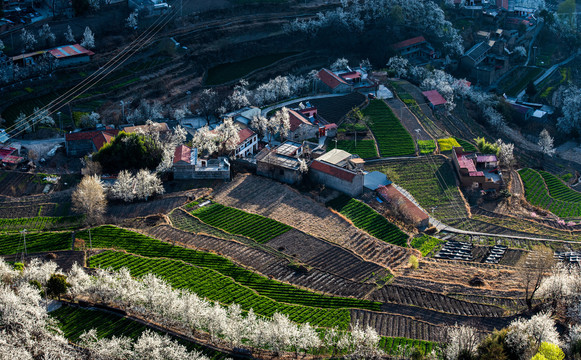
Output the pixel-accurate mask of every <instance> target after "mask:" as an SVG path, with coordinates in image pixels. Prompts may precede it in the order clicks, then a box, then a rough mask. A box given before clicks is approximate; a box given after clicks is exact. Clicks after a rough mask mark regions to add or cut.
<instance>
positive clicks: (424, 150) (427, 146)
mask: <svg viewBox="0 0 581 360" xmlns="http://www.w3.org/2000/svg"><path fill="white" fill-rule="evenodd" d="M418 147H419V148H420V154H433V153H434V151H435V150H436V142H435V141H434V140H418Z"/></svg>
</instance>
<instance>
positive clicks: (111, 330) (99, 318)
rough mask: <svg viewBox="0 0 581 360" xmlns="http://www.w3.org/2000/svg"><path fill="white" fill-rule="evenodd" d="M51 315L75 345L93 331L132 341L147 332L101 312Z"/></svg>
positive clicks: (216, 358) (66, 309)
mask: <svg viewBox="0 0 581 360" xmlns="http://www.w3.org/2000/svg"><path fill="white" fill-rule="evenodd" d="M50 315H51V316H52V317H53V318H55V319H56V320H57V321H58V326H59V328H60V329H61V330H62V331H63V334H64V336H65V337H66V338H67V339H68V340H70V341H71V342H73V343H76V342H78V341H79V338H80V336H81V334H83V333H84V332H87V331H89V330H91V329H95V330H96V331H97V337H98V338H112V337H113V336H115V337H120V336H126V337H128V338H131V339H137V338H138V337H139V336H141V334H142V333H143V332H144V331H145V330H147V326H145V325H143V324H141V323H138V322H137V321H134V320H130V319H127V318H125V317H122V316H120V315H117V314H113V313H110V312H105V311H100V310H93V309H91V310H89V309H82V308H78V307H72V306H62V307H60V308H59V309H57V310H55V311H53V312H51V313H50ZM173 340H174V341H177V342H179V343H180V344H182V345H184V346H185V347H186V348H187V349H188V350H190V351H192V350H196V351H200V352H202V353H203V354H204V355H206V356H207V357H209V358H210V359H212V360H220V359H226V358H227V356H226V355H225V354H222V353H220V352H217V351H215V350H212V349H208V348H205V347H203V346H201V345H198V344H195V343H191V342H186V341H183V340H181V339H177V338H173Z"/></svg>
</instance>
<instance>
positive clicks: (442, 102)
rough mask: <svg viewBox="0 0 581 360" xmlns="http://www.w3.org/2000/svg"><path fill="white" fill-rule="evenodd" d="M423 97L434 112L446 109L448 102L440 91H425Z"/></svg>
mask: <svg viewBox="0 0 581 360" xmlns="http://www.w3.org/2000/svg"><path fill="white" fill-rule="evenodd" d="M422 95H424V97H425V98H426V100H427V101H428V105H429V106H430V107H431V108H432V110H434V111H442V110H444V109H445V108H446V103H447V101H446V99H444V97H443V96H442V95H440V93H439V92H438V90H430V91H424V92H422Z"/></svg>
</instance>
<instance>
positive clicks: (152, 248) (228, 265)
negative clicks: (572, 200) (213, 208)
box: [78, 226, 380, 310]
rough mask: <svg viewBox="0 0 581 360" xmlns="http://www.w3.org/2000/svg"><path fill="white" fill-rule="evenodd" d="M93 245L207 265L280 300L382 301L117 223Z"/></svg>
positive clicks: (97, 232) (102, 230) (372, 305)
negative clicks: (271, 273) (293, 279)
mask: <svg viewBox="0 0 581 360" xmlns="http://www.w3.org/2000/svg"><path fill="white" fill-rule="evenodd" d="M91 235H92V240H93V247H95V248H115V249H120V250H126V251H127V252H130V253H133V254H137V255H141V256H145V257H152V258H167V259H173V260H182V261H184V262H186V263H189V264H192V265H194V266H198V267H201V268H205V269H211V270H214V271H217V272H218V273H220V274H222V275H224V276H227V277H230V278H232V279H233V280H234V281H236V282H237V283H239V284H242V285H244V286H246V287H249V288H251V289H252V290H254V291H256V292H258V293H259V294H260V295H263V296H267V297H270V298H271V299H274V300H277V301H280V302H290V300H291V299H292V302H293V303H296V304H303V305H310V304H318V305H317V306H318V307H326V308H361V309H369V310H378V309H379V307H380V304H379V303H377V302H371V301H368V300H359V299H352V298H343V297H335V296H326V295H321V294H317V293H314V292H312V291H307V290H301V289H298V288H296V287H294V286H292V285H288V284H284V283H281V282H279V281H275V280H271V279H268V278H266V277H264V276H261V275H258V274H256V273H254V272H252V271H249V270H246V269H244V268H241V267H239V266H236V265H235V264H234V263H233V262H231V261H230V260H228V259H225V258H223V257H221V256H218V255H215V254H211V253H205V252H201V251H196V250H193V249H186V248H182V247H179V246H173V245H171V244H168V243H165V242H162V241H159V240H156V239H152V238H150V237H147V236H145V235H141V234H138V233H135V232H132V231H128V230H125V229H121V228H117V227H114V226H101V227H98V228H95V229H93V230H92V231H91ZM78 237H82V238H85V239H88V234H87V233H86V232H83V233H79V235H78Z"/></svg>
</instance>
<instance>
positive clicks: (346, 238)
mask: <svg viewBox="0 0 581 360" xmlns="http://www.w3.org/2000/svg"><path fill="white" fill-rule="evenodd" d="M214 198H215V199H216V201H218V202H219V203H222V204H225V205H228V206H232V207H235V208H239V209H243V210H245V211H248V212H252V213H256V214H260V215H263V216H268V217H270V218H272V219H275V220H278V221H280V222H283V223H285V224H287V225H289V226H292V227H294V228H296V229H298V230H300V231H303V232H305V233H307V234H310V235H313V236H315V237H318V238H321V239H325V240H327V241H330V242H333V243H336V244H338V245H340V246H342V247H344V248H346V249H348V250H351V251H353V252H354V253H355V254H357V255H359V256H361V258H363V259H364V260H366V261H371V262H374V263H376V264H378V265H381V266H384V267H397V266H399V265H402V264H404V263H405V261H406V259H407V257H408V255H409V254H408V251H406V249H404V248H401V247H398V246H393V245H391V244H388V243H386V242H384V241H381V240H379V239H377V238H375V237H372V236H370V235H367V234H365V233H364V232H362V231H361V230H359V229H358V228H356V227H355V226H353V225H352V224H350V223H349V222H348V221H347V220H345V219H344V218H342V217H341V216H339V215H337V214H335V213H333V212H332V211H331V210H330V209H328V208H326V207H325V206H324V205H322V204H320V203H318V202H316V201H314V200H313V199H310V198H308V197H306V196H304V195H302V194H300V193H298V192H297V191H295V190H293V189H291V188H290V187H288V186H286V185H282V184H280V183H278V182H275V181H272V180H269V179H266V178H262V177H258V176H252V175H238V176H237V177H236V178H234V179H233V180H232V181H231V182H230V183H227V184H224V185H223V186H222V187H221V188H220V189H218V190H217V192H216V193H215V195H214Z"/></svg>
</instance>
